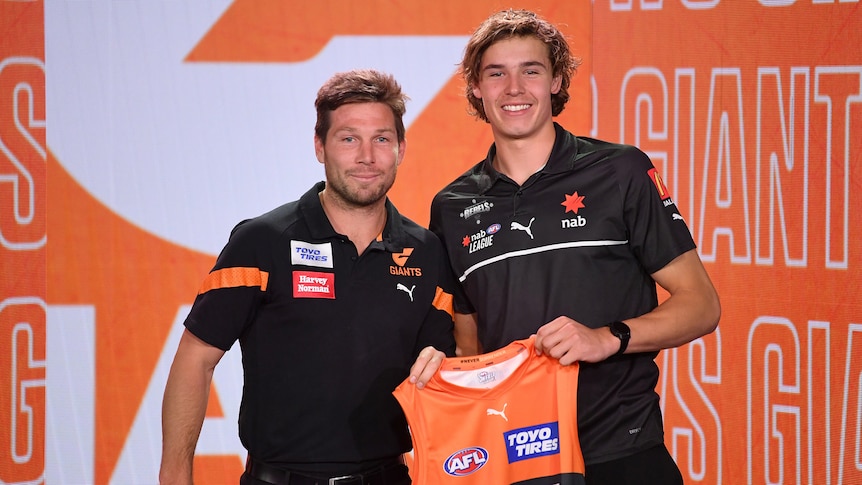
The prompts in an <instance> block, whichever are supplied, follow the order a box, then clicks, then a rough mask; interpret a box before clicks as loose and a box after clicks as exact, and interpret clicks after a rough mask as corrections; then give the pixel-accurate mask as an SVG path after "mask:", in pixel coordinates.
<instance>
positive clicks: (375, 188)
mask: <svg viewBox="0 0 862 485" xmlns="http://www.w3.org/2000/svg"><path fill="white" fill-rule="evenodd" d="M333 172H335V170H329V167H327V169H326V188H327V190H330V191H332V195H334V196H335V197H336V198H337V199H339V200H341V202H342V203H344V204H345V205H347V206H350V207H356V208H364V207H369V206H372V205H374V204H377V203H379V202H380V201H381V200H383V199H384V198H385V197H386V194H387V193H388V192H389V189H390V188H392V185H393V184H394V183H395V173H396V170H395V169H393V170H392V172H391V173H384V177H383V178H382V179H378V180H375V181H374V182H370V183H363V182H357V181H356V180H354V179H352V178H351V177H350V176H349V175H347V174H344V173H333Z"/></svg>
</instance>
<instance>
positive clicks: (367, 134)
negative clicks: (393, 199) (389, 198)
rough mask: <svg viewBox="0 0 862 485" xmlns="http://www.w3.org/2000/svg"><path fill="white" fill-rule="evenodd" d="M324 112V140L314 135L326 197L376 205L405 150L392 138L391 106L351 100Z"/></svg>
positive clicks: (341, 202)
mask: <svg viewBox="0 0 862 485" xmlns="http://www.w3.org/2000/svg"><path fill="white" fill-rule="evenodd" d="M329 116H330V122H331V125H330V128H329V131H328V133H327V135H326V139H325V140H321V139H320V138H319V137H317V136H315V137H314V148H315V152H316V154H317V159H318V160H319V161H320V163H322V164H323V166H324V169H325V171H326V193H327V196H330V197H332V199H333V202H335V203H336V204H338V205H340V206H341V207H345V208H362V207H368V206H372V205H374V204H382V203H383V201H384V198H385V197H386V193H387V192H388V191H389V189H390V188H391V187H392V184H393V183H394V182H395V174H396V172H397V170H398V165H399V164H400V163H401V160H402V158H403V157H404V150H405V148H406V145H405V143H404V142H401V143H399V142H398V136H397V133H396V128H395V116H394V115H393V113H392V110H391V109H390V108H389V106H387V105H386V104H383V103H376V102H375V103H351V104H345V105H342V106H340V107H338V108H337V109H335V110H334V111H332V112H331V113H330V114H329Z"/></svg>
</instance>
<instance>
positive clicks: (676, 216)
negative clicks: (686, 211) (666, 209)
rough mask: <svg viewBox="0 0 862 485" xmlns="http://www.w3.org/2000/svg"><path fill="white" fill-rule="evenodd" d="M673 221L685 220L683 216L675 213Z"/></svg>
mask: <svg viewBox="0 0 862 485" xmlns="http://www.w3.org/2000/svg"><path fill="white" fill-rule="evenodd" d="M672 219H673V220H675V221H682V220H684V219H683V218H682V216H681V215H679V214H677V213H676V212H674V213H673V217H672Z"/></svg>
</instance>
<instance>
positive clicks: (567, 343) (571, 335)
mask: <svg viewBox="0 0 862 485" xmlns="http://www.w3.org/2000/svg"><path fill="white" fill-rule="evenodd" d="M651 276H652V278H653V279H654V280H655V282H656V283H658V285H659V286H661V287H662V288H664V289H665V290H667V292H668V294H669V295H670V296H669V297H668V298H667V299H666V300H665V301H664V302H662V303H661V304H660V305H659V306H658V307H656V308H655V309H654V310H652V311H651V312H649V313H645V314H644V315H641V316H639V317H636V318H630V319H626V320H624V323H626V324H627V325H628V326H629V328H630V329H631V339H630V340H629V344H628V347H627V348H626V351H625V353H627V354H629V353H635V352H651V351H658V350H662V349H668V348H673V347H678V346H680V345H684V344H686V343H688V342H691V341H692V340H694V339H697V338H699V337H702V336H704V335H706V334H708V333H711V332H712V331H713V330H715V328H716V326H717V325H718V320H719V317H720V316H721V304H720V303H719V299H718V293H717V292H716V291H715V287H714V286H713V284H712V281H711V280H710V279H709V275H708V274H707V272H706V269H705V268H704V267H703V263H701V260H700V257H698V255H697V250H696V249H692V250H689V251H687V252H685V253H683V254H681V255H679V256H677V257H676V258H675V259H674V260H673V261H671V262H670V263H668V264H667V265H666V266H665V267H663V268H662V269H660V270H658V271H656V272H655V273H653V274H652V275H651ZM536 335H537V338H536V349H537V350H538V351H539V352H542V353H546V354H548V355H550V356H552V357H554V358H556V359H559V361H560V363H561V364H563V365H566V364H571V363H572V362H575V361H583V362H599V361H602V360H604V359H606V358H608V357H610V356H612V355H614V354H615V353H616V352H617V350H619V348H620V340H619V339H618V338H617V337H615V336H614V335H613V334H612V333H611V332H610V331H609V330H608V328H607V327H599V328H589V327H587V326H584V325H582V324H580V323H579V322H577V321H575V320H572V319H571V318H568V317H565V316H561V317H558V318H556V319H554V320H552V321H551V322H549V323H547V324H545V325H543V326H542V327H541V328H540V329H539V331H538V332H537V334H536Z"/></svg>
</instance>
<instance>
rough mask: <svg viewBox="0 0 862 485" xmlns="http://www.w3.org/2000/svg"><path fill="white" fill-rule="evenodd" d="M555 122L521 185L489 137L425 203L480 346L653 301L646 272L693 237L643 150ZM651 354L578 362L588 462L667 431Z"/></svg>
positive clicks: (594, 320)
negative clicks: (497, 159)
mask: <svg viewBox="0 0 862 485" xmlns="http://www.w3.org/2000/svg"><path fill="white" fill-rule="evenodd" d="M554 126H555V129H556V141H555V144H554V147H553V150H552V152H551V155H550V157H549V160H548V163H547V164H546V165H545V166H544V167H543V168H542V169H541V170H540V171H539V172H537V173H535V174H533V175H532V176H531V177H530V178H529V179H528V180H527V181H525V182H524V184H523V185H521V186H519V185H517V184H516V183H515V182H514V181H512V180H511V179H509V178H508V177H506V176H505V175H502V174H500V173H499V172H497V171H496V170H495V169H494V168H493V167H492V161H493V159H494V155H495V146H492V147H491V149H490V151H489V153H488V156H487V158H486V160H484V161H483V162H480V163H479V164H477V165H475V166H474V167H473V168H471V169H470V170H469V171H467V172H466V173H464V174H463V175H461V176H460V177H458V178H457V179H456V180H455V181H453V182H452V183H451V184H449V185H448V186H446V187H445V188H444V189H443V190H442V191H440V192H439V193H438V194H437V196H436V197H435V198H434V201H433V203H432V207H431V224H430V227H431V229H432V230H433V231H434V232H436V233H437V235H438V236H440V238H441V240H442V241H443V242H444V244H445V246H446V249H447V251H448V254H449V259H450V261H451V266H452V268H453V270H454V272H455V274H456V276H457V277H458V279H459V280H460V281H461V284H462V289H463V294H456V301H455V308H456V311H459V312H462V313H472V312H476V313H477V316H478V326H479V328H478V331H479V339H480V341H481V343H482V345H483V348H484V350H485V351H486V352H488V351H492V350H496V349H499V348H501V347H503V346H505V345H507V344H508V343H510V342H512V341H514V340H518V339H523V338H527V337H529V336H530V335H531V334H533V333H535V332H536V331H537V330H538V328H539V327H541V326H542V325H544V324H545V323H547V322H550V321H551V320H553V319H555V318H557V317H559V316H562V315H565V316H568V317H571V318H573V319H575V320H577V321H579V322H581V323H583V324H585V325H587V326H590V327H593V328H597V327H600V326H603V325H606V324H608V323H609V322H611V321H614V320H623V319H626V318H632V317H636V316H639V315H642V314H644V313H647V312H649V311H650V310H652V309H653V308H655V307H656V306H657V304H658V300H657V295H656V287H655V282H654V281H653V280H652V278H651V277H650V274H651V273H654V272H655V271H658V270H659V269H661V268H662V267H664V266H665V265H666V264H667V263H669V262H670V261H671V260H673V259H674V258H675V257H677V256H679V255H680V254H682V253H684V252H686V251H688V250H690V249H693V248H694V247H695V246H694V242H693V240H692V238H691V235H690V233H689V231H688V228H687V227H686V224H685V222H684V221H683V219H682V217H681V216H680V214H679V212H678V211H677V209H676V206H675V204H674V202H673V200H672V199H671V198H670V195H669V194H668V193H667V190H666V188H665V187H664V184H663V183H661V177H660V176H659V175H658V173H657V172H656V170H655V167H654V166H653V164H652V162H651V161H650V159H649V158H648V157H647V156H646V154H644V153H643V152H642V151H640V150H638V149H637V148H635V147H632V146H628V145H619V144H612V143H607V142H603V141H599V140H593V139H588V138H580V137H576V136H574V135H572V134H571V133H569V132H567V131H565V130H564V129H563V128H562V127H560V126H559V125H557V124H555V125H554ZM655 356H656V353H646V354H627V355H625V356H622V357H619V358H611V359H608V360H606V361H604V362H601V363H598V364H582V367H581V374H580V379H579V391H578V396H579V399H578V412H579V414H578V423H579V433H580V438H581V444H582V448H583V452H584V458H585V460H586V462H587V463H597V462H602V461H608V460H612V459H615V458H619V457H621V456H626V455H628V454H630V453H633V452H636V451H639V450H641V449H644V448H646V447H649V446H652V445H655V444H658V443H661V442H662V440H663V432H662V420H661V413H660V409H659V398H658V395H657V394H656V393H655V391H654V388H655V385H656V383H657V380H658V368H657V367H656V365H655V362H654V358H655Z"/></svg>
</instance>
